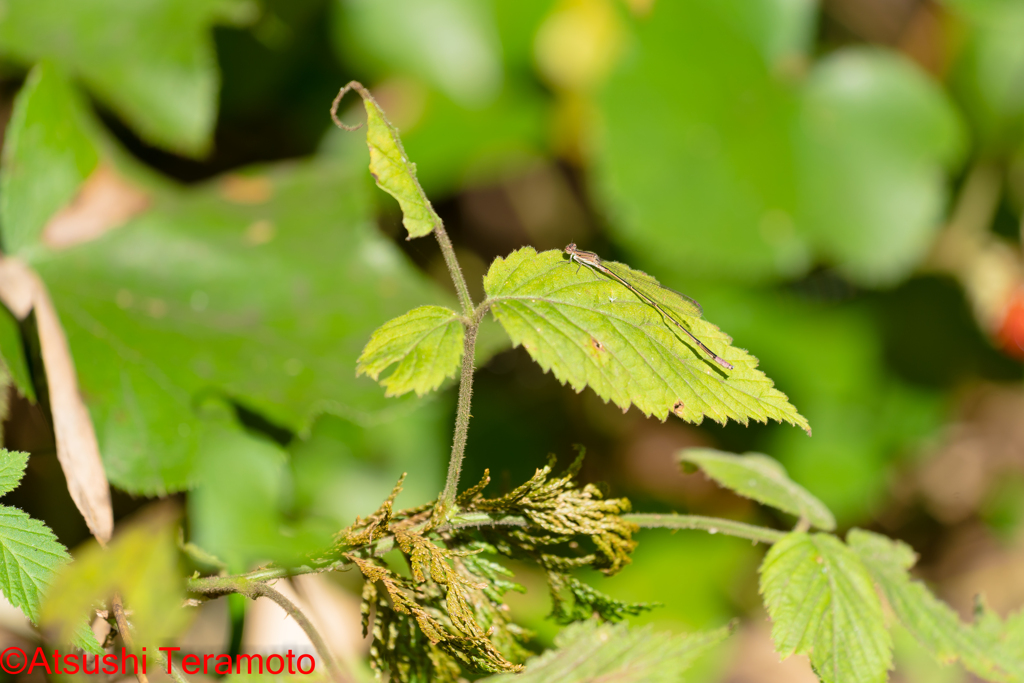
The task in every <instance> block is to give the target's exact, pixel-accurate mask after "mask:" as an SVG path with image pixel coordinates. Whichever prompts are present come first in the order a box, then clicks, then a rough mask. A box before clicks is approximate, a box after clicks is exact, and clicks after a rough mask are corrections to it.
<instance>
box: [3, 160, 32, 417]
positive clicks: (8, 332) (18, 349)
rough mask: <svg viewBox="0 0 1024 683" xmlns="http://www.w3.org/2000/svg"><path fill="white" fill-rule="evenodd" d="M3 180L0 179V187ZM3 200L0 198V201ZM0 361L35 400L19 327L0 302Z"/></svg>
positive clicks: (26, 396)
mask: <svg viewBox="0 0 1024 683" xmlns="http://www.w3.org/2000/svg"><path fill="white" fill-rule="evenodd" d="M2 183H3V181H2V180H0V189H2ZM2 201H3V200H2V199H0V202H2ZM0 361H2V362H3V364H4V366H6V368H7V372H8V373H9V374H10V376H11V379H12V380H13V381H14V386H15V387H17V389H18V393H19V394H21V395H22V396H24V397H25V398H27V399H28V400H29V401H31V402H32V403H35V401H36V387H35V385H34V384H33V383H32V375H31V374H30V372H29V369H28V359H27V358H26V357H25V344H24V342H23V340H22V338H21V327H20V326H19V325H18V320H17V319H16V318H15V317H14V315H13V314H12V313H11V312H10V311H8V310H7V307H6V306H3V305H2V304H0Z"/></svg>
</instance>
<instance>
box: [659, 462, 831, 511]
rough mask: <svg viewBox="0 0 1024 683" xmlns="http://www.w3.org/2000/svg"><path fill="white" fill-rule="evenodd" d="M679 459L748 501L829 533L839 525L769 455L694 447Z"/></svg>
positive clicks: (816, 500) (817, 501)
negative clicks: (808, 523) (777, 510)
mask: <svg viewBox="0 0 1024 683" xmlns="http://www.w3.org/2000/svg"><path fill="white" fill-rule="evenodd" d="M676 457H677V458H678V459H679V461H680V462H685V463H691V464H693V465H696V466H698V467H699V468H700V469H701V470H703V471H704V473H705V474H707V475H708V476H709V477H711V478H712V479H714V480H715V481H716V482H718V483H719V484H720V485H722V486H724V487H725V488H727V489H730V490H731V491H735V492H736V493H738V494H740V495H741V496H744V497H745V498H752V499H753V500H756V501H757V502H759V503H763V504H765V505H770V506H772V507H774V508H777V509H779V510H782V511H784V512H788V513H790V514H792V515H796V516H797V517H801V518H806V519H807V520H808V521H809V522H810V523H811V524H813V525H814V526H816V527H818V528H819V529H824V530H825V531H832V529H834V528H835V526H836V520H835V517H833V516H832V513H831V512H830V511H829V509H828V508H827V507H825V504H824V503H822V502H821V501H820V500H818V499H817V498H815V497H814V496H812V495H811V493H810V492H809V491H807V489H805V488H804V487H802V486H800V485H799V484H797V483H796V482H794V481H792V480H791V479H790V478H789V476H787V474H786V469H785V468H784V467H783V466H782V465H781V464H779V462H778V461H776V460H774V459H773V458H770V457H768V456H767V455H762V454H761V453H746V454H744V455H733V454H732V453H723V452H722V451H716V450H712V449H710V448H690V449H688V450H685V451H681V452H680V453H678V454H677V456H676Z"/></svg>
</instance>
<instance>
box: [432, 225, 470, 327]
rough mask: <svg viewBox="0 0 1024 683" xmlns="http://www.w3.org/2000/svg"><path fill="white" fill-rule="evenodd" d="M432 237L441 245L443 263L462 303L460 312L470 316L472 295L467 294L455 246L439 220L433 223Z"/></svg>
mask: <svg viewBox="0 0 1024 683" xmlns="http://www.w3.org/2000/svg"><path fill="white" fill-rule="evenodd" d="M434 237H436V238H437V244H438V245H439V246H440V247H441V255H442V256H444V263H445V265H446V266H448V274H449V275H451V276H452V282H453V283H454V284H455V291H456V292H457V293H458V295H459V303H461V304H462V314H463V315H465V316H470V315H472V314H473V297H471V296H470V295H469V286H468V285H467V284H466V277H465V276H464V275H463V274H462V267H461V266H459V260H458V259H457V258H456V257H455V247H453V246H452V241H451V240H450V239H448V233H447V232H445V229H444V226H443V225H441V221H440V220H438V222H437V223H436V224H435V225H434Z"/></svg>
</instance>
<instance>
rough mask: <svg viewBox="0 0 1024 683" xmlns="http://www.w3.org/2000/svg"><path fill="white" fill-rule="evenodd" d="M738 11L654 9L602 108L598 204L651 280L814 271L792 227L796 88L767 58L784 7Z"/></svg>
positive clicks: (696, 0)
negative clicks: (658, 275)
mask: <svg viewBox="0 0 1024 683" xmlns="http://www.w3.org/2000/svg"><path fill="white" fill-rule="evenodd" d="M739 4H741V3H732V2H725V3H723V2H720V1H719V0H680V1H678V2H665V3H655V4H654V6H653V9H652V10H651V12H650V13H649V15H647V16H644V17H642V18H640V19H638V20H636V21H635V23H634V30H635V34H636V39H635V41H633V43H632V44H631V53H630V54H628V55H627V57H626V58H625V59H624V60H623V61H622V64H621V66H620V68H619V70H618V71H617V73H616V74H614V75H613V76H612V78H611V79H609V81H608V83H607V85H606V87H605V88H604V91H603V93H602V94H601V95H600V98H599V100H598V104H599V106H600V109H601V115H602V118H603V120H604V127H603V131H604V133H603V135H602V136H601V137H600V138H599V141H598V142H599V144H598V146H597V158H596V166H597V174H596V181H597V192H595V196H596V197H597V198H598V200H599V201H600V202H602V203H603V204H604V205H605V206H606V207H607V210H608V213H609V214H610V215H611V216H612V218H613V220H612V222H611V224H610V228H611V229H612V231H613V235H614V236H615V238H616V240H618V241H620V242H621V244H623V245H624V246H626V247H628V248H629V249H631V250H633V251H635V252H637V253H642V254H644V255H645V256H647V257H649V258H651V259H652V261H651V262H652V263H653V264H655V265H657V266H658V268H659V270H664V271H668V270H669V269H682V270H685V271H686V272H688V273H694V274H697V275H707V276H713V277H716V278H720V279H722V278H730V279H737V280H747V281H751V280H753V281H756V280H764V279H766V278H773V277H776V276H783V275H797V274H799V273H801V272H803V270H804V269H805V268H806V267H807V265H808V263H809V261H810V253H809V248H808V245H807V242H806V239H805V238H804V237H803V236H802V235H801V234H800V233H799V231H798V230H797V228H796V226H795V219H796V218H795V217H796V206H797V196H796V188H795V179H796V177H797V168H796V158H795V154H794V150H793V148H792V145H791V142H790V140H791V134H790V128H791V126H792V123H793V121H794V118H795V115H796V111H797V88H796V87H795V85H794V84H791V83H787V82H785V81H783V80H782V79H779V78H777V77H776V75H775V73H774V69H773V66H772V64H771V62H770V61H769V60H770V55H772V53H773V52H775V49H773V48H771V47H770V46H771V45H772V44H783V45H784V44H786V42H788V41H787V40H786V39H785V38H784V36H785V35H786V34H787V33H791V32H790V31H789V30H788V29H785V28H784V27H785V26H786V25H787V23H788V22H787V21H786V20H785V19H784V15H785V14H786V13H788V11H789V10H785V9H784V5H786V4H787V3H781V2H760V1H759V2H755V3H749V4H753V5H755V6H756V7H757V13H756V14H755V13H754V12H753V11H744V10H742V9H740V8H739V7H737V5H739ZM799 4H800V5H801V6H802V7H803V10H804V11H809V12H813V7H807V6H806V3H799ZM762 36H763V37H762Z"/></svg>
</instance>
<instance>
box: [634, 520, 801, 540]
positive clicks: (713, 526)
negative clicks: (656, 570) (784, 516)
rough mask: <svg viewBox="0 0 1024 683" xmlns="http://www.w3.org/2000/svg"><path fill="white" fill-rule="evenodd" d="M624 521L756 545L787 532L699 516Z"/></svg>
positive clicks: (780, 537) (650, 527) (780, 538)
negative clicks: (722, 536)
mask: <svg viewBox="0 0 1024 683" xmlns="http://www.w3.org/2000/svg"><path fill="white" fill-rule="evenodd" d="M622 519H624V520H626V521H627V522H633V523H634V524H637V525H639V526H641V527H645V528H648V529H701V530H703V531H707V532H708V533H711V534H718V533H722V534H725V535H726V536H736V537H738V538H747V539H750V540H751V541H754V542H755V543H768V544H769V545H770V544H772V543H775V542H776V541H780V540H782V539H783V538H785V536H786V534H785V532H782V531H776V530H775V529H767V528H765V527H763V526H754V525H753V524H744V523H743V522H734V521H733V520H731V519H719V518H717V517H701V516H698V515H677V514H675V513H670V514H650V513H646V514H644V513H638V514H631V515H622Z"/></svg>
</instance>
